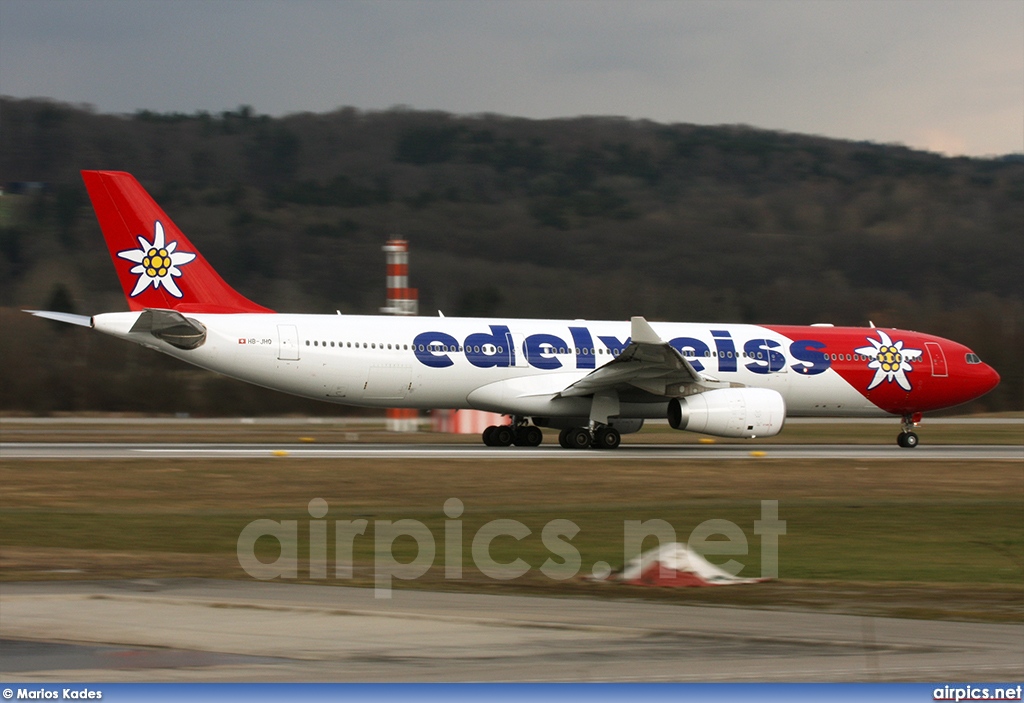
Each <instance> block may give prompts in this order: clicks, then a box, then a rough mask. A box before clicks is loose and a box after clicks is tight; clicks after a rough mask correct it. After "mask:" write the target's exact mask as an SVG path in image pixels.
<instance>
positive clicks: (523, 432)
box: [513, 425, 544, 447]
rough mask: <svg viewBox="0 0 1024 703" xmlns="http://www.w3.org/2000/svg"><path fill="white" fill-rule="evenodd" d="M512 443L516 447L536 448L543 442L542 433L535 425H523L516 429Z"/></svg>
mask: <svg viewBox="0 0 1024 703" xmlns="http://www.w3.org/2000/svg"><path fill="white" fill-rule="evenodd" d="M513 441H514V442H515V445H516V446H517V447H538V446H540V443H541V442H542V441H544V433H543V432H541V431H540V428H539V427H537V426H536V425H524V426H523V427H518V428H516V436H515V439H514V440H513Z"/></svg>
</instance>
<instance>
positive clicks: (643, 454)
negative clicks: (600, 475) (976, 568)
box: [0, 442, 1024, 461]
mask: <svg viewBox="0 0 1024 703" xmlns="http://www.w3.org/2000/svg"><path fill="white" fill-rule="evenodd" d="M283 456H288V457H295V458H306V459H325V458H326V459H373V458H388V459H495V458H501V459H569V460H573V461H580V460H586V459H612V458H614V459H621V460H627V461H636V460H642V459H647V460H653V459H680V460H683V459H690V460H696V459H701V460H703V459H729V460H735V459H745V458H749V457H751V456H755V457H770V458H773V459H901V460H907V461H913V460H921V459H927V460H961V461H970V460H975V461H980V460H997V461H998V460H1009V461H1013V460H1016V461H1024V446H1021V445H927V446H925V445H922V446H918V447H917V448H915V449H901V448H900V447H897V446H896V445H895V443H894V444H893V445H891V446H889V445H886V446H879V445H865V444H763V445H761V444H637V445H632V446H629V445H625V444H624V445H622V446H621V447H619V448H618V449H616V450H613V451H608V450H593V449H586V450H567V449H562V448H560V447H558V446H557V445H555V444H549V445H543V446H540V447H502V448H498V447H485V446H483V445H476V444H397V443H395V444H391V443H380V444H369V443H351V444H316V445H312V444H297V443H296V444H292V443H278V444H271V443H230V444H214V443H189V442H176V443H129V442H64V443H50V442H4V443H0V458H2V459H261V458H265V459H271V458H278V457H283Z"/></svg>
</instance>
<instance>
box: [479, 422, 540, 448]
mask: <svg viewBox="0 0 1024 703" xmlns="http://www.w3.org/2000/svg"><path fill="white" fill-rule="evenodd" d="M483 440H484V444H486V445H487V446H488V447H508V446H511V445H513V444H514V445H516V446H517V447H536V446H539V445H540V443H541V442H542V441H543V440H544V433H543V432H541V431H540V428H539V427H537V426H536V425H527V424H525V423H519V424H518V425H516V424H513V425H491V426H490V427H488V428H487V429H486V430H484V433H483Z"/></svg>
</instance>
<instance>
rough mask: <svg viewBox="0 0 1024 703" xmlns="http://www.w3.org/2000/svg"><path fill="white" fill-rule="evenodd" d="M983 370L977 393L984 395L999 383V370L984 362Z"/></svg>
mask: <svg viewBox="0 0 1024 703" xmlns="http://www.w3.org/2000/svg"><path fill="white" fill-rule="evenodd" d="M984 366H985V370H984V372H983V373H982V375H981V383H980V385H981V392H980V393H979V395H985V394H986V393H988V392H989V391H990V390H992V389H993V388H995V387H996V386H998V385H999V380H1000V379H999V372H998V371H996V370H995V369H994V368H992V367H991V366H989V365H988V364H985V365H984Z"/></svg>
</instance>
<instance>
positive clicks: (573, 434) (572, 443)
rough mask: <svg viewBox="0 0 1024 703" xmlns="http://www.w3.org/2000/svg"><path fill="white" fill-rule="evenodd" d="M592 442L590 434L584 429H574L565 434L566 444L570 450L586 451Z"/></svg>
mask: <svg viewBox="0 0 1024 703" xmlns="http://www.w3.org/2000/svg"><path fill="white" fill-rule="evenodd" d="M591 441H592V440H591V438H590V432H589V431H588V430H587V429H585V428H583V427H573V428H572V429H570V430H569V431H567V432H566V434H565V443H566V444H567V445H568V446H569V448H570V449H586V448H587V447H589V446H590V443H591Z"/></svg>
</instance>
